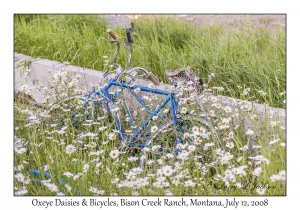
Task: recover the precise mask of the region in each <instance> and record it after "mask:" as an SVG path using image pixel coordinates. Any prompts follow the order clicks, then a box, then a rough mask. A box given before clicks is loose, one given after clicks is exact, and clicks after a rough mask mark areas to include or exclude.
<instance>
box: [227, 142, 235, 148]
mask: <svg viewBox="0 0 300 210" xmlns="http://www.w3.org/2000/svg"><path fill="white" fill-rule="evenodd" d="M226 147H228V148H229V149H232V148H233V147H234V143H233V142H227V144H226Z"/></svg>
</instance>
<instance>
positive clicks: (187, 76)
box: [166, 67, 203, 88]
mask: <svg viewBox="0 0 300 210" xmlns="http://www.w3.org/2000/svg"><path fill="white" fill-rule="evenodd" d="M166 75H167V76H168V79H169V80H170V82H171V83H172V84H173V85H177V84H178V83H181V84H184V85H186V84H187V82H189V81H192V82H194V84H195V85H199V86H201V88H202V85H203V81H202V80H201V78H200V77H198V76H197V75H196V74H195V73H194V72H192V71H191V70H190V67H187V68H181V69H179V70H178V71H173V70H166Z"/></svg>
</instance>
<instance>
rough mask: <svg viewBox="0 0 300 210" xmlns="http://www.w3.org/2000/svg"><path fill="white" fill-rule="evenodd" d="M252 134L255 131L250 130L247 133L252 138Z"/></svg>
mask: <svg viewBox="0 0 300 210" xmlns="http://www.w3.org/2000/svg"><path fill="white" fill-rule="evenodd" d="M252 134H254V131H253V130H251V129H248V130H247V132H246V135H249V136H251V135H252Z"/></svg>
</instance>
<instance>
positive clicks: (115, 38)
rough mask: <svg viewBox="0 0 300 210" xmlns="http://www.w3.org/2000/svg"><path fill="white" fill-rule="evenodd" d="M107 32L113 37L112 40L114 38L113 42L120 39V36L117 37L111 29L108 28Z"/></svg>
mask: <svg viewBox="0 0 300 210" xmlns="http://www.w3.org/2000/svg"><path fill="white" fill-rule="evenodd" d="M106 32H107V33H108V34H109V35H110V36H111V38H113V40H118V39H119V37H118V35H116V34H115V33H114V32H113V31H112V30H111V28H108V29H107V30H106Z"/></svg>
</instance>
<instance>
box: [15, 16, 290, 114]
mask: <svg viewBox="0 0 300 210" xmlns="http://www.w3.org/2000/svg"><path fill="white" fill-rule="evenodd" d="M245 24H246V23H245ZM134 25H135V28H136V33H135V34H133V35H132V36H133V39H134V49H133V56H132V65H133V66H141V67H144V68H146V69H148V70H150V71H152V72H153V73H154V74H155V75H156V76H157V77H158V78H159V79H160V80H161V81H163V82H165V83H167V82H168V80H167V78H166V76H165V73H164V72H165V70H166V69H173V70H176V69H179V68H182V67H186V66H190V67H191V68H192V70H193V71H195V72H196V73H197V74H198V75H199V76H200V77H203V78H207V76H208V75H209V74H211V73H215V75H216V77H215V79H214V85H215V86H223V87H224V88H225V90H226V91H225V95H228V96H232V97H237V98H240V97H241V96H240V92H241V90H240V89H238V88H237V86H242V87H245V88H246V87H249V88H250V89H251V91H252V93H253V94H254V96H255V98H256V99H258V100H259V102H260V103H268V104H270V105H271V106H274V107H282V108H284V107H285V104H284V103H283V100H284V98H283V96H281V95H280V94H279V93H280V92H283V91H285V90H286V48H285V40H286V35H285V30H284V29H283V28H282V27H281V28H280V27H278V28H275V29H273V30H272V31H271V30H269V29H267V28H261V27H256V26H253V25H251V24H250V25H249V23H247V26H246V27H245V29H243V30H234V29H230V28H226V27H220V26H218V25H212V26H207V27H204V28H203V29H200V28H197V27H195V26H193V25H191V24H188V23H185V22H180V21H178V20H175V19H173V18H172V17H162V16H155V17H153V16H144V17H142V18H139V19H138V20H135V21H134ZM107 27H108V23H107V22H106V21H103V20H101V21H99V15H16V16H15V52H19V53H23V54H26V55H29V56H33V57H41V58H47V59H50V60H57V61H60V62H63V61H68V62H70V63H71V64H73V65H78V66H81V67H84V68H92V69H95V70H99V71H103V70H106V69H105V68H104V63H105V61H104V59H103V57H102V56H104V55H107V56H109V58H112V56H113V53H114V50H113V46H111V45H110V44H109V43H106V42H104V41H103V40H102V37H106V38H108V35H107V34H106V28H107ZM114 31H115V32H116V33H117V34H118V35H119V36H120V37H121V40H122V41H125V33H124V31H123V29H121V28H116V29H114ZM127 50H128V49H127ZM118 63H120V64H122V66H123V67H125V66H126V49H125V48H122V49H121V52H120V54H119V57H118ZM259 90H264V91H265V92H267V95H266V96H261V95H260V94H259V93H258V91H259ZM250 100H251V99H250Z"/></svg>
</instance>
